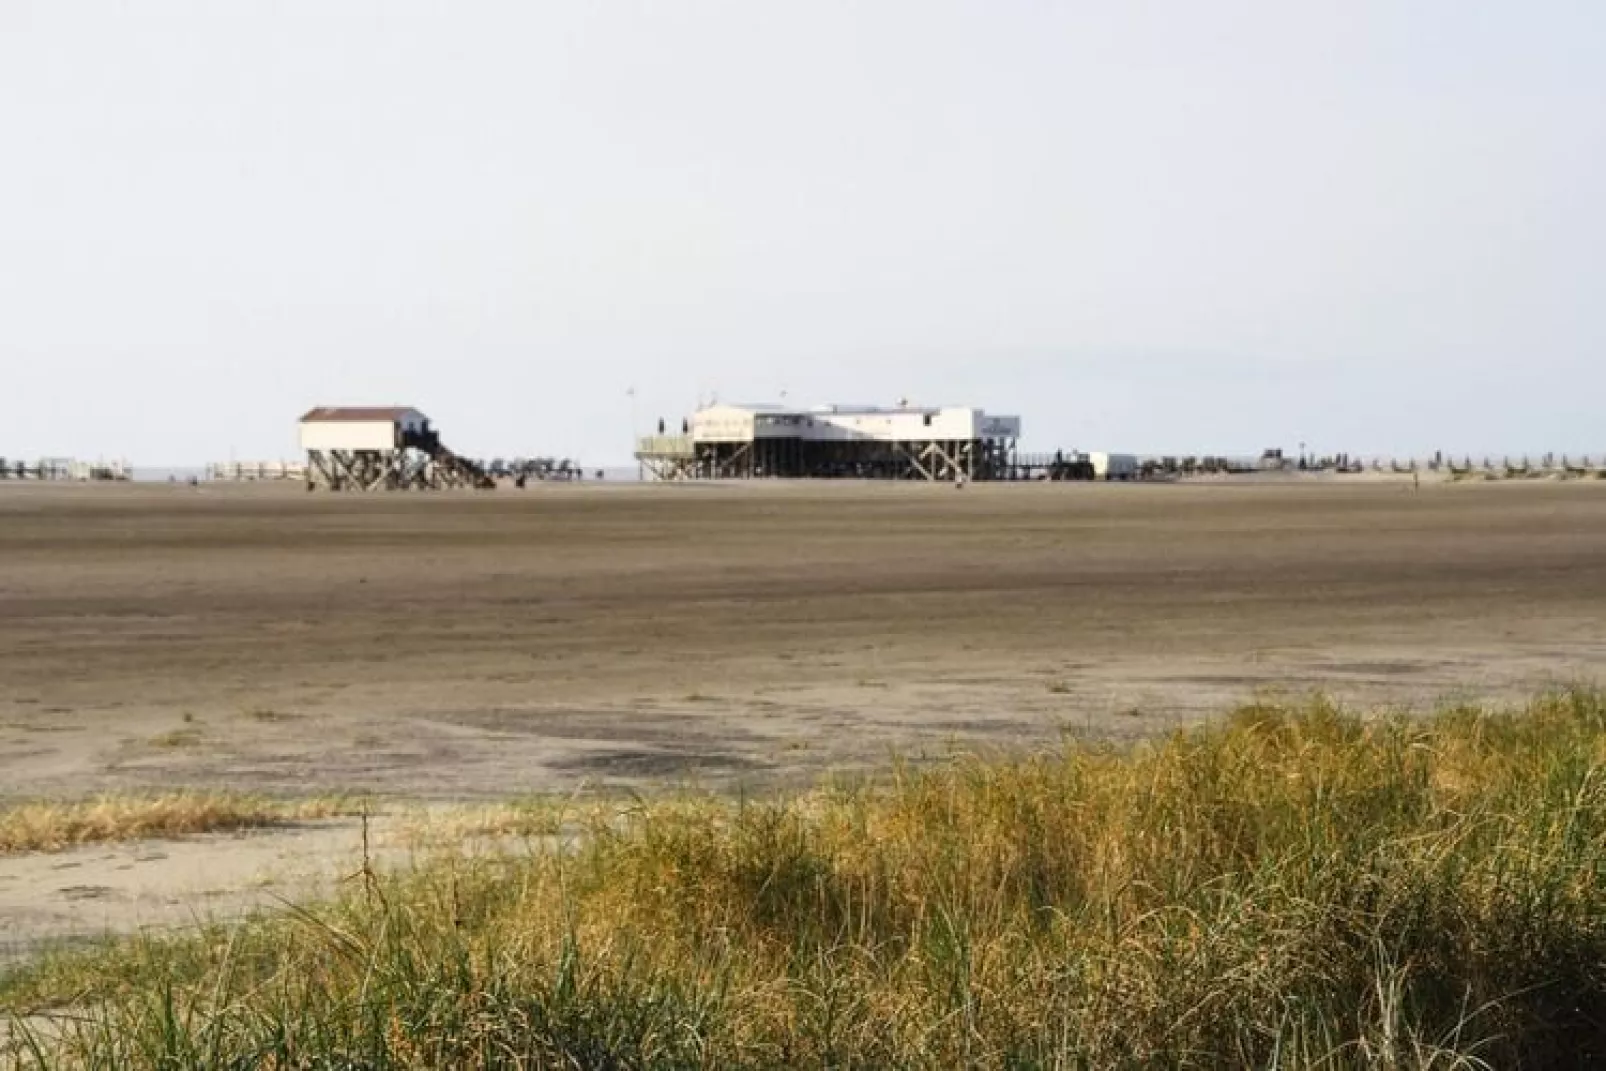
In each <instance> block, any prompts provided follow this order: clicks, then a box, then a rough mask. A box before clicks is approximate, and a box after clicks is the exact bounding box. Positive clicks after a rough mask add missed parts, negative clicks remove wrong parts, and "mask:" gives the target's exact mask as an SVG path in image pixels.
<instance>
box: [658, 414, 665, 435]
mask: <svg viewBox="0 0 1606 1071" xmlns="http://www.w3.org/2000/svg"><path fill="white" fill-rule="evenodd" d="M663 433H664V418H663V417H659V418H658V434H659V435H662V434H663Z"/></svg>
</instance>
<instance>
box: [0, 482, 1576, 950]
mask: <svg viewBox="0 0 1606 1071" xmlns="http://www.w3.org/2000/svg"><path fill="white" fill-rule="evenodd" d="M1602 679H1606V483H1603V482H1592V483H1583V482H1580V483H1552V482H1531V483H1522V484H1465V485H1463V484H1437V483H1434V484H1424V485H1423V487H1422V488H1421V490H1420V491H1413V490H1412V489H1411V487H1410V485H1409V483H1408V482H1405V481H1389V480H1375V479H1357V480H1353V481H1348V480H1345V481H1337V480H1328V481H1321V480H1307V481H1248V482H1243V483H1219V484H1213V485H1166V486H1093V485H1082V484H1059V485H1030V486H1019V485H1016V486H971V487H968V488H966V489H964V490H963V491H955V490H954V489H953V488H951V487H924V486H910V485H874V486H864V485H850V484H840V485H832V484H807V485H784V486H780V485H762V484H753V485H746V486H734V487H732V486H711V485H701V486H633V487H621V486H615V487H606V486H604V487H538V488H530V489H527V490H525V491H524V492H522V493H521V492H514V491H507V492H499V493H495V494H484V495H476V494H462V495H428V496H426V495H415V496H406V495H379V496H373V497H330V496H327V495H308V494H306V493H305V492H303V491H301V490H300V489H299V488H291V487H284V486H278V487H275V486H266V485H259V486H208V487H202V488H189V487H166V486H157V487H140V486H126V487H75V486H17V485H14V484H13V485H9V486H8V485H5V484H0V798H3V797H11V798H17V797H24V796H40V795H52V796H64V797H78V796H83V795H86V794H89V793H93V792H98V791H116V790H127V789H135V790H151V789H171V788H176V787H181V786H191V787H210V788H229V789H236V790H244V791H260V792H268V793H275V794H286V795H304V794H315V793H327V792H371V793H376V794H380V795H384V796H390V797H397V798H400V799H392V800H391V801H389V802H388V803H384V804H382V805H381V806H382V807H385V808H391V811H390V813H389V814H387V815H386V816H384V817H382V818H381V819H380V822H381V825H379V826H378V827H376V833H377V834H378V839H377V841H376V844H377V845H378V847H377V849H376V851H377V852H378V854H377V855H376V857H375V858H376V861H377V862H378V863H380V864H383V865H404V864H405V857H406V852H405V851H403V850H400V849H399V848H398V846H397V842H396V840H395V837H394V836H393V835H392V833H393V831H392V830H391V829H390V825H393V824H394V821H395V818H394V815H395V814H396V813H397V812H396V811H395V808H405V807H406V806H407V804H405V803H403V802H401V800H424V801H435V802H436V803H439V802H440V801H443V800H453V799H459V800H461V799H472V798H484V797H496V796H504V795H508V794H514V793H524V792H571V791H577V790H581V789H585V788H592V789H596V790H601V791H620V790H624V789H636V790H647V791H650V790H653V789H654V788H657V787H659V786H661V785H664V784H679V783H686V782H691V783H696V784H701V785H704V786H706V787H709V788H716V789H735V788H752V789H754V790H763V789H765V788H769V787H773V786H776V785H791V784H801V783H806V782H808V781H809V780H811V779H812V778H814V777H816V776H818V775H819V774H820V773H822V772H824V771H826V770H830V769H843V768H846V769H860V768H873V767H879V766H884V764H885V763H886V762H887V760H888V758H889V756H891V755H893V754H895V753H896V754H902V755H905V756H910V757H916V758H918V757H921V756H929V755H938V754H945V753H948V752H950V751H952V750H955V749H973V748H982V749H996V748H1008V747H1015V746H1021V745H1031V744H1035V743H1042V742H1045V741H1051V740H1053V739H1055V738H1057V737H1058V736H1059V735H1060V734H1062V733H1066V732H1071V733H1077V734H1090V735H1095V736H1110V737H1118V738H1130V737H1134V736H1138V735H1141V734H1145V733H1153V732H1156V731H1160V730H1163V729H1165V728H1168V727H1170V726H1173V725H1176V724H1180V723H1182V722H1185V721H1188V720H1191V719H1194V718H1198V717H1203V716H1207V715H1209V714H1211V713H1213V712H1218V711H1220V710H1222V709H1223V708H1224V707H1225V706H1227V705H1230V704H1231V703H1233V702H1236V701H1239V700H1243V699H1247V698H1251V697H1253V696H1254V695H1255V694H1256V693H1257V691H1261V690H1268V689H1270V690H1275V691H1278V692H1281V693H1283V694H1291V695H1300V694H1303V693H1308V692H1311V691H1316V690H1321V691H1326V692H1329V693H1331V694H1333V695H1334V696H1336V697H1338V698H1340V699H1342V700H1345V701H1350V702H1354V703H1361V704H1371V703H1382V702H1388V703H1403V704H1410V705H1415V706H1420V707H1423V708H1426V707H1429V706H1431V705H1433V704H1434V703H1437V702H1439V701H1442V700H1446V699H1465V700H1484V699H1500V698H1514V697H1521V696H1523V695H1525V694H1526V693H1528V692H1530V691H1531V690H1533V689H1535V688H1538V687H1543V686H1546V685H1549V684H1555V683H1566V682H1574V681H1585V682H1588V681H1599V680H1602ZM386 823H389V824H386ZM361 843H362V837H361V830H360V826H359V824H358V823H357V822H356V820H354V819H341V820H333V821H330V822H323V823H312V824H307V825H303V826H301V827H298V828H293V829H288V830H276V831H271V832H265V833H253V834H232V835H215V836H207V837H202V838H196V839H192V840H188V841H150V842H143V843H136V844H128V845H90V846H87V847H83V848H79V849H74V850H72V851H69V852H64V853H56V854H49V855H22V856H11V857H0V967H3V966H4V965H5V963H6V962H8V961H15V960H17V959H18V958H26V957H28V956H30V955H31V954H32V953H33V952H34V951H35V950H37V949H38V948H39V947H41V944H42V942H49V941H56V940H76V939H80V938H84V937H92V936H95V935H98V934H102V933H107V932H114V933H126V932H131V931H134V930H138V929H144V928H149V927H153V926H154V927H158V928H165V927H169V926H173V925H182V924H185V923H187V922H188V921H190V920H193V919H202V918H227V917H232V916H235V915H238V914H239V913H241V912H243V911H248V910H252V909H256V908H264V907H266V908H272V907H273V906H274V905H276V904H279V903H281V902H283V901H284V900H286V899H299V898H301V897H304V896H308V895H319V894H321V893H325V892H328V891H330V890H332V889H334V888H337V887H339V885H340V884H341V881H342V879H346V878H349V876H350V875H351V874H352V873H353V872H354V871H355V870H356V869H357V868H358V867H359V866H360V864H361V853H360V847H361ZM469 848H470V850H472V845H469Z"/></svg>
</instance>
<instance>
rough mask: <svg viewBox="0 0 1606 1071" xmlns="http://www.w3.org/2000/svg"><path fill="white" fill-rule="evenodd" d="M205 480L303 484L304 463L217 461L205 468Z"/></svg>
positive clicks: (305, 469) (305, 468) (304, 477)
mask: <svg viewBox="0 0 1606 1071" xmlns="http://www.w3.org/2000/svg"><path fill="white" fill-rule="evenodd" d="M206 478H207V479H208V480H218V481H224V482H227V483H256V482H257V481H269V480H295V481H300V482H305V480H306V478H307V463H306V462H305V461H218V462H214V463H212V464H210V465H208V466H206Z"/></svg>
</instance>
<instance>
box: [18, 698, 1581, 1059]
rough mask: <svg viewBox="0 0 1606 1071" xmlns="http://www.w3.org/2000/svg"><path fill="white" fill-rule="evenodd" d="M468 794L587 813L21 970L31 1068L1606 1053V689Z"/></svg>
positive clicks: (475, 820)
mask: <svg viewBox="0 0 1606 1071" xmlns="http://www.w3.org/2000/svg"><path fill="white" fill-rule="evenodd" d="M521 812H527V813H521ZM447 821H448V825H449V826H451V825H453V824H454V823H457V825H456V826H455V828H457V829H458V830H460V831H464V832H472V831H476V830H489V831H492V832H497V831H512V832H515V833H516V832H518V831H520V830H521V829H526V828H528V829H535V830H538V831H543V830H549V829H551V828H552V827H553V823H555V822H556V823H558V824H559V825H560V826H561V827H564V828H568V829H578V830H579V831H580V832H579V834H578V835H577V836H574V837H572V838H566V839H565V842H564V843H563V844H562V845H549V846H546V847H545V848H544V849H543V850H540V851H525V852H514V853H506V854H497V853H484V854H479V855H474V856H472V857H467V858H465V857H461V856H452V857H445V856H443V857H441V858H440V859H438V860H436V861H433V862H431V863H428V864H426V865H424V866H423V867H421V868H420V869H419V870H417V871H416V872H414V873H411V874H395V875H389V876H386V875H374V876H370V878H369V880H366V881H365V882H364V883H363V884H362V885H361V886H354V887H352V888H351V889H350V891H349V892H348V893H347V894H346V895H344V896H343V897H342V898H340V899H339V900H338V901H336V902H334V903H326V904H320V905H308V906H306V907H301V908H296V909H293V910H291V911H289V912H287V913H286V914H284V915H281V916H274V917H261V918H257V919H254V920H250V921H247V922H244V923H240V924H237V925H233V926H227V927H214V928H210V929H207V930H205V931H202V932H200V933H197V934H192V935H184V936H179V937H174V938H171V939H165V940H162V939H144V940H139V941H133V942H124V943H121V944H117V945H111V946H106V947H103V948H99V949H91V950H88V951H86V952H85V953H83V954H81V955H67V956H62V957H58V958H56V959H53V960H47V961H44V962H42V963H39V964H37V965H35V966H33V967H31V968H28V969H25V970H22V971H20V972H17V973H15V974H14V975H13V976H12V977H10V978H9V979H8V978H6V977H4V976H0V1009H3V1010H10V1011H12V1012H13V1013H14V1014H16V1015H18V1016H22V1017H31V1018H27V1019H26V1021H19V1023H18V1024H17V1025H15V1026H14V1028H13V1029H14V1030H16V1032H17V1034H16V1036H17V1037H18V1038H19V1039H22V1041H23V1042H24V1043H25V1044H28V1045H32V1046H34V1047H33V1048H32V1049H31V1050H30V1051H32V1052H33V1053H34V1054H35V1059H34V1061H33V1063H31V1064H27V1065H24V1066H35V1067H39V1068H41V1069H42V1071H43V1069H49V1068H55V1067H63V1068H66V1067H73V1068H89V1067H94V1068H102V1067H104V1068H118V1069H119V1071H121V1069H123V1068H130V1067H133V1068H140V1067H145V1068H152V1069H155V1068H169V1067H211V1066H236V1067H246V1066H277V1067H312V1066H341V1067H365V1068H374V1069H381V1068H396V1069H409V1071H411V1069H424V1068H436V1067H477V1068H484V1069H492V1068H497V1069H500V1068H528V1067H620V1068H629V1067H640V1068H657V1067H679V1068H703V1067H751V1068H771V1067H788V1066H806V1067H818V1066H839V1067H847V1066H857V1067H931V1068H939V1067H940V1068H948V1067H977V1066H980V1067H1023V1068H1024V1067H1098V1068H1106V1067H1108V1068H1150V1067H1173V1068H1185V1067H1272V1066H1276V1067H1323V1068H1335V1069H1338V1068H1368V1069H1371V1068H1379V1069H1381V1068H1388V1069H1391V1071H1392V1069H1400V1068H1407V1067H1412V1068H1428V1067H1433V1068H1446V1069H1448V1068H1468V1069H1471V1068H1485V1067H1501V1068H1506V1067H1511V1068H1524V1067H1533V1068H1549V1067H1574V1066H1602V1061H1603V1060H1606V931H1603V928H1602V927H1601V924H1600V920H1601V918H1602V917H1606V867H1603V865H1602V859H1603V858H1606V694H1603V693H1599V692H1586V691H1577V692H1570V693H1562V694H1556V695H1546V696H1541V697H1538V698H1537V699H1535V700H1534V701H1533V702H1532V703H1531V704H1529V705H1528V707H1527V709H1526V710H1523V711H1507V712H1490V711H1482V710H1476V709H1455V710H1450V711H1446V712H1444V713H1442V714H1440V715H1438V716H1436V717H1433V718H1428V719H1413V718H1405V717H1375V718H1359V717H1354V716H1350V715H1346V714H1344V713H1343V712H1341V711H1339V710H1337V709H1335V708H1333V707H1332V706H1330V705H1328V704H1325V703H1312V704H1309V705H1306V706H1302V707H1292V708H1288V707H1280V706H1276V705H1272V704H1258V705H1255V706H1252V707H1247V708H1244V709H1242V710H1239V711H1237V712H1236V713H1234V714H1233V715H1232V716H1231V717H1229V718H1226V719H1224V720H1222V721H1219V722H1217V723H1216V724H1214V725H1212V726H1209V727H1204V728H1199V729H1194V730H1190V731H1186V732H1179V733H1176V734H1173V735H1171V736H1168V737H1165V738H1159V739H1155V740H1151V741H1148V742H1145V743H1143V744H1140V745H1137V746H1135V747H1132V748H1125V749H1119V748H1113V747H1103V746H1097V745H1082V744H1077V743H1075V742H1069V743H1067V745H1066V746H1065V747H1064V748H1063V749H1061V750H1058V751H1054V752H1049V753H1045V754H1038V755H1029V756H1020V757H1015V758H1003V759H995V760H984V759H979V758H972V759H963V760H960V761H956V762H953V763H950V764H943V765H938V766H933V767H904V768H900V769H898V770H897V771H895V772H894V774H893V775H892V776H890V777H888V778H885V779H878V780H875V781H872V782H868V783H862V782H852V783H842V784H838V785H834V786H826V787H823V788H821V789H819V790H818V791H814V792H810V793H806V794H804V795H802V796H799V797H789V798H778V799H771V800H731V799H726V798H720V797H716V796H695V795H687V796H678V797H664V798H657V799H642V800H633V801H631V802H630V803H628V804H627V805H625V806H623V807H621V806H620V805H619V802H618V801H612V802H609V801H601V802H598V801H591V802H588V803H585V804H583V805H578V806H577V805H575V804H564V803H563V802H561V801H553V802H552V803H551V804H543V803H541V802H539V801H531V802H529V803H528V804H521V805H519V807H517V808H514V809H513V810H512V811H509V812H506V813H498V812H497V811H495V810H494V809H488V810H486V811H484V812H481V813H479V814H477V815H476V814H473V813H465V814H461V815H455V816H449V817H448V819H447ZM60 1008H72V1009H73V1014H72V1015H69V1016H61V1017H59V1018H53V1017H51V1016H49V1015H41V1012H42V1011H43V1010H46V1009H60ZM40 1021H44V1022H45V1024H46V1025H45V1026H42V1027H38V1028H35V1027H33V1026H31V1025H30V1024H31V1023H36V1022H40ZM50 1031H59V1036H57V1035H55V1034H50V1033H49V1032H50Z"/></svg>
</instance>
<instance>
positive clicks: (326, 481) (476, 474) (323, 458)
mask: <svg viewBox="0 0 1606 1071" xmlns="http://www.w3.org/2000/svg"><path fill="white" fill-rule="evenodd" d="M301 449H302V450H304V451H305V452H306V455H307V489H308V490H309V491H310V490H313V489H315V488H324V489H327V490H331V491H399V490H404V489H408V488H417V489H436V488H445V487H488V486H490V485H491V481H490V480H489V479H488V478H487V477H486V475H485V472H484V470H483V469H481V468H480V466H479V465H477V464H475V463H474V462H472V461H468V460H465V459H464V458H461V457H458V456H457V455H456V454H454V453H452V452H451V451H450V450H448V449H446V447H445V446H443V445H442V444H441V441H440V436H439V435H438V434H437V433H436V432H435V430H434V429H433V428H432V427H430V423H429V418H428V417H427V416H425V415H424V414H423V413H421V412H419V411H418V410H417V409H413V408H410V407H405V406H396V407H384V408H372V407H340V406H321V407H319V408H317V409H312V410H310V411H308V412H307V414H306V415H305V416H303V417H302V418H301Z"/></svg>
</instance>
